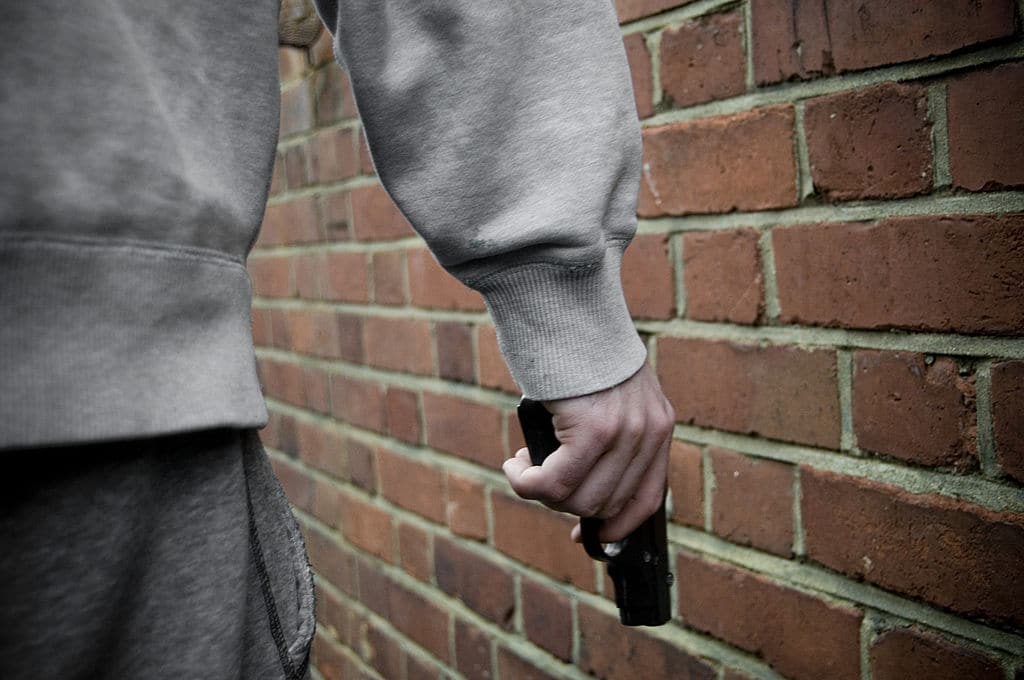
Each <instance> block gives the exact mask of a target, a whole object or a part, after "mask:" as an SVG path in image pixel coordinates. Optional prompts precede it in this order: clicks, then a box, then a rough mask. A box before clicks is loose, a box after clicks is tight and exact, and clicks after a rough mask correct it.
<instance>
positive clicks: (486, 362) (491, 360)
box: [476, 326, 521, 394]
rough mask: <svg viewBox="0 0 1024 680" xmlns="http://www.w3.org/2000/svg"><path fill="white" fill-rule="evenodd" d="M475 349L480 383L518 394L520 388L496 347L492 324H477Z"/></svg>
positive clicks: (496, 335)
mask: <svg viewBox="0 0 1024 680" xmlns="http://www.w3.org/2000/svg"><path fill="white" fill-rule="evenodd" d="M476 349H477V354H478V355H479V358H478V361H479V362H480V384H481V385H482V386H484V387H491V388H494V389H498V390H502V391H503V392H508V393H509V394H519V393H520V392H521V390H520V389H519V386H518V385H516V381H515V380H513V378H512V374H511V373H510V372H509V370H508V365H507V364H506V363H505V359H504V357H502V355H501V350H500V349H499V348H498V334H497V332H496V331H495V330H494V326H478V330H477V347H476Z"/></svg>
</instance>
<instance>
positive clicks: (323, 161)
mask: <svg viewBox="0 0 1024 680" xmlns="http://www.w3.org/2000/svg"><path fill="white" fill-rule="evenodd" d="M310 150H311V154H310V173H311V178H312V180H313V182H316V183H319V184H329V183H331V182H338V181H340V180H343V179H351V178H352V177H355V176H356V175H357V174H359V156H358V155H357V152H356V145H355V135H353V133H352V130H344V129H343V130H322V131H320V132H318V133H317V134H316V135H315V136H314V137H313V139H312V141H311V143H310Z"/></svg>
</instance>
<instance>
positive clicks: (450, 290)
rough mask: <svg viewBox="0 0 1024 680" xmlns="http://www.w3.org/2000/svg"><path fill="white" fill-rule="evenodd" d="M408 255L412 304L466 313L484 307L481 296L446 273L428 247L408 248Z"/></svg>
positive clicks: (479, 310) (480, 309)
mask: <svg viewBox="0 0 1024 680" xmlns="http://www.w3.org/2000/svg"><path fill="white" fill-rule="evenodd" d="M407 257H408V263H409V292H410V293H411V295H412V304H414V305H415V306H417V307H428V308H431V309H455V310H462V311H467V312H481V311H483V310H484V309H485V307H484V299H483V297H482V296H481V295H480V294H479V293H477V292H476V291H474V290H473V289H471V288H467V287H466V286H464V285H462V283H460V282H459V280H458V279H456V278H455V277H454V276H452V275H451V274H449V273H448V272H446V271H445V270H444V269H443V268H442V267H441V265H439V264H438V263H437V260H435V259H434V256H433V255H431V254H430V251H429V250H427V249H426V248H419V249H417V250H410V251H409V252H408V254H407Z"/></svg>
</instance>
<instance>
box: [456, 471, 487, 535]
mask: <svg viewBox="0 0 1024 680" xmlns="http://www.w3.org/2000/svg"><path fill="white" fill-rule="evenodd" d="M486 504H487V488H486V487H485V486H484V485H483V484H481V483H480V482H478V481H476V480H474V479H470V478H468V477H463V476H461V475H457V474H454V473H452V472H449V473H448V526H449V527H450V528H451V530H452V533H453V534H456V535H458V536H463V537H465V538H472V539H476V540H480V541H482V540H486V538H487V505H486Z"/></svg>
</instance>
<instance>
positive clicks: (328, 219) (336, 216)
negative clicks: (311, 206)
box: [320, 191, 352, 241]
mask: <svg viewBox="0 0 1024 680" xmlns="http://www.w3.org/2000/svg"><path fill="white" fill-rule="evenodd" d="M350 204H351V201H350V200H349V194H348V192H347V191H337V192H334V193H330V194H326V195H323V196H320V220H321V223H322V227H321V228H322V229H323V233H324V236H325V238H326V239H327V240H328V241H348V240H350V239H351V238H352V215H351V210H350Z"/></svg>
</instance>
